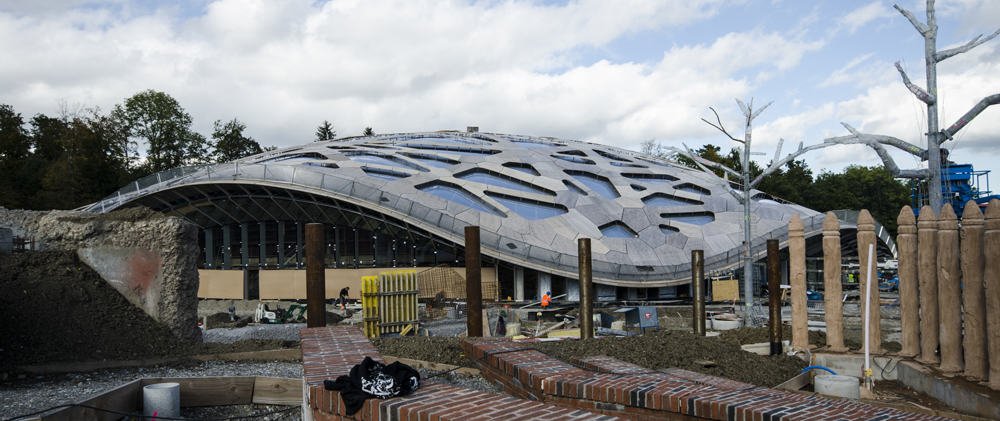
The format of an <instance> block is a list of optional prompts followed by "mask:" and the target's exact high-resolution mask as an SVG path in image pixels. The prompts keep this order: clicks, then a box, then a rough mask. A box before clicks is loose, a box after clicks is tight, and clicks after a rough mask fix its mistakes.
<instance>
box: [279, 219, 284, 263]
mask: <svg viewBox="0 0 1000 421" xmlns="http://www.w3.org/2000/svg"><path fill="white" fill-rule="evenodd" d="M284 268H285V221H278V269H284Z"/></svg>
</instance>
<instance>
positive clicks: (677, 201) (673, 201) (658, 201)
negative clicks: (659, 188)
mask: <svg viewBox="0 0 1000 421" xmlns="http://www.w3.org/2000/svg"><path fill="white" fill-rule="evenodd" d="M642 203H645V204H646V206H687V205H701V204H703V203H702V202H701V201H698V200H691V199H685V198H683V197H677V196H671V195H669V194H664V193H655V194H651V195H649V196H646V197H644V198H642Z"/></svg>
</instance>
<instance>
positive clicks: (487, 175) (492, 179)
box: [455, 170, 555, 196]
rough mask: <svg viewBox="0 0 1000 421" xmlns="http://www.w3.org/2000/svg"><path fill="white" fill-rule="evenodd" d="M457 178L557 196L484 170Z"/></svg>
mask: <svg viewBox="0 0 1000 421" xmlns="http://www.w3.org/2000/svg"><path fill="white" fill-rule="evenodd" d="M455 177H456V178H458V179H460V180H466V181H473V182H476V183H482V184H486V185H490V186H496V187H503V188H507V189H512V190H517V191H523V192H526V193H538V194H545V195H550V196H554V195H555V194H554V193H552V192H549V191H547V190H545V189H542V188H540V187H537V186H533V185H531V184H529V183H526V182H523V181H520V180H516V179H513V178H510V177H504V176H498V175H497V174H495V173H492V172H487V171H483V170H479V171H475V170H474V171H467V172H464V173H462V174H458V175H456V176H455Z"/></svg>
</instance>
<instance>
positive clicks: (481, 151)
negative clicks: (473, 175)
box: [404, 143, 500, 156]
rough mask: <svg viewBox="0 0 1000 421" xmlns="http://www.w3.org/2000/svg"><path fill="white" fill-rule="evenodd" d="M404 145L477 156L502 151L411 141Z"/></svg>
mask: <svg viewBox="0 0 1000 421" xmlns="http://www.w3.org/2000/svg"><path fill="white" fill-rule="evenodd" d="M404 146H406V147H408V148H413V149H424V150H433V151H442V152H447V153H453V154H458V155H476V156H482V155H494V154H498V153H500V151H498V150H495V149H481V148H465V147H458V146H437V145H424V144H411V143H407V144H406V145H404Z"/></svg>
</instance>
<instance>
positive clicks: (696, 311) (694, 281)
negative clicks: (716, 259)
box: [691, 250, 705, 336]
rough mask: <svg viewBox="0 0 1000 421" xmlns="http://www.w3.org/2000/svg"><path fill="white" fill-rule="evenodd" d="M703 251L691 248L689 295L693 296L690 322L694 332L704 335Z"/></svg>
mask: <svg viewBox="0 0 1000 421" xmlns="http://www.w3.org/2000/svg"><path fill="white" fill-rule="evenodd" d="M704 285H705V251H704V250H691V297H692V298H693V300H692V301H693V308H692V309H691V315H692V316H693V319H694V320H692V321H691V322H692V324H693V325H694V332H693V333H694V334H695V335H699V336H705V291H704V288H703V286H704Z"/></svg>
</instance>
